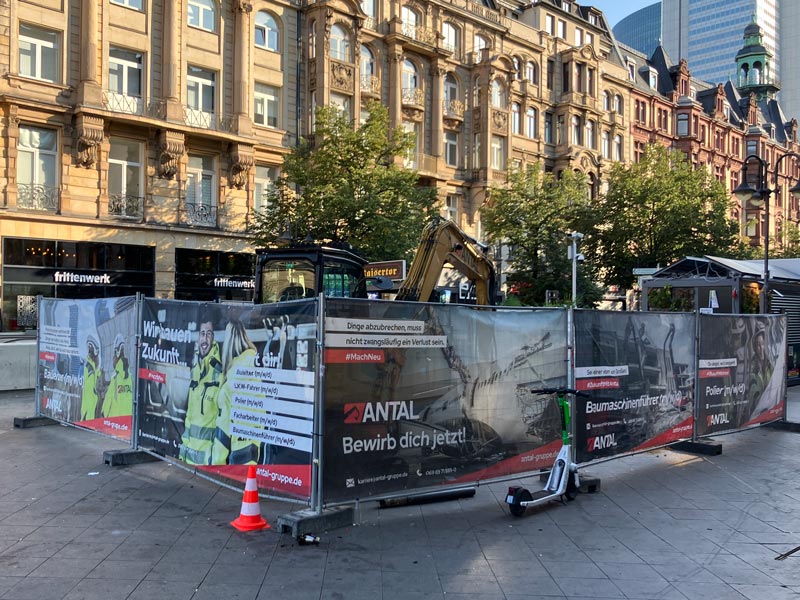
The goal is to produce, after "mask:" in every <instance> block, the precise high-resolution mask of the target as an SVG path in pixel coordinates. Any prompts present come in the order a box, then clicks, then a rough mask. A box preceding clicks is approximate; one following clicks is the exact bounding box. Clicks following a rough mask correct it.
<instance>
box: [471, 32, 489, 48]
mask: <svg viewBox="0 0 800 600" xmlns="http://www.w3.org/2000/svg"><path fill="white" fill-rule="evenodd" d="M472 47H473V49H474V50H475V52H476V53H480V51H481V50H483V49H484V48H488V47H489V40H487V39H486V38H485V37H484V36H482V35H480V34H475V35H474V36H473V38H472Z"/></svg>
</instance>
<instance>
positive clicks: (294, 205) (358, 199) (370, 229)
mask: <svg viewBox="0 0 800 600" xmlns="http://www.w3.org/2000/svg"><path fill="white" fill-rule="evenodd" d="M365 108H366V110H367V111H368V113H369V116H368V117H367V119H366V122H365V123H363V124H362V125H361V126H360V127H355V126H354V125H353V124H351V123H350V122H349V121H347V119H346V118H345V117H343V116H342V115H341V114H340V113H338V112H337V111H336V110H335V109H333V108H331V107H324V108H320V109H319V110H318V111H317V114H316V129H315V134H316V135H315V136H314V139H313V141H309V140H302V141H301V143H300V144H299V145H298V146H297V147H295V148H294V149H293V150H292V151H291V152H290V153H289V154H288V155H287V156H286V157H285V158H284V163H283V175H282V176H281V178H280V179H279V181H277V182H276V185H275V186H274V188H273V189H272V190H271V192H270V194H269V196H268V199H269V202H268V204H267V206H266V208H265V209H264V210H263V211H262V212H260V213H258V212H257V213H255V214H254V223H253V225H252V227H251V231H252V233H253V234H254V237H255V239H256V243H257V244H260V245H270V244H274V243H276V241H277V240H278V238H279V237H280V236H281V235H282V234H283V233H284V232H285V231H286V230H287V227H288V228H289V230H290V232H291V233H292V235H293V236H294V237H296V238H298V239H300V240H302V239H303V238H306V237H307V236H310V238H313V240H314V241H316V242H347V243H349V244H352V245H353V246H354V247H355V248H356V249H357V250H358V251H360V252H361V253H362V254H364V255H365V256H366V257H368V258H369V259H371V260H391V259H401V258H410V256H409V255H410V254H411V253H412V251H413V249H414V248H415V247H416V245H417V243H418V242H419V237H420V235H421V233H422V229H423V227H424V225H425V223H427V221H428V220H429V219H430V218H431V217H432V216H433V215H434V213H435V204H436V199H437V196H436V190H435V189H434V188H427V187H419V186H418V175H417V173H416V172H415V171H411V170H408V169H405V168H403V167H401V166H400V165H399V164H398V163H397V161H396V157H401V156H407V154H408V153H409V152H410V151H412V150H413V148H415V140H414V137H413V134H409V133H407V132H405V131H403V130H401V129H391V128H390V127H389V114H388V111H387V110H386V107H384V106H383V105H381V104H379V103H377V102H370V103H368V104H367V105H366V107H365Z"/></svg>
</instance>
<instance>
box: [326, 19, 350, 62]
mask: <svg viewBox="0 0 800 600" xmlns="http://www.w3.org/2000/svg"><path fill="white" fill-rule="evenodd" d="M331 58H333V59H334V60H341V61H343V62H350V61H351V60H352V58H351V52H350V36H349V35H348V33H347V31H345V29H344V27H342V26H341V25H334V26H333V27H331Z"/></svg>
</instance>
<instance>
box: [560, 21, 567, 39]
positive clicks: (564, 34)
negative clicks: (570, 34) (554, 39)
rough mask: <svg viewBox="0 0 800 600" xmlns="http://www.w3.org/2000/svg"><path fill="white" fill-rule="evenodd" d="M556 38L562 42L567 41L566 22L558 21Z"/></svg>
mask: <svg viewBox="0 0 800 600" xmlns="http://www.w3.org/2000/svg"><path fill="white" fill-rule="evenodd" d="M558 37H560V38H561V39H562V40H566V39H567V22H566V21H563V20H561V19H559V20H558Z"/></svg>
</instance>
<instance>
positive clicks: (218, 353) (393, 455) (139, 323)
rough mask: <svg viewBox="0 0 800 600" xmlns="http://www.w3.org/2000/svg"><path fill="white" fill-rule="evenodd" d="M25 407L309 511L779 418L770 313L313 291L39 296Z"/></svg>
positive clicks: (780, 337)
mask: <svg viewBox="0 0 800 600" xmlns="http://www.w3.org/2000/svg"><path fill="white" fill-rule="evenodd" d="M39 315H40V317H39V318H40V322H39V338H38V346H39V348H38V356H39V361H38V362H39V364H38V384H37V414H38V415H40V416H47V417H51V418H54V419H57V420H60V421H62V422H66V423H72V424H75V425H77V426H80V427H84V428H87V429H91V430H94V431H97V432H99V433H102V434H105V435H111V436H114V437H116V438H120V439H124V440H128V441H130V444H131V447H132V448H135V449H141V450H144V451H147V452H149V453H152V454H154V455H157V456H159V457H163V458H165V459H167V460H171V461H176V462H178V463H180V464H183V465H185V466H187V467H188V468H191V469H194V470H196V471H197V472H198V473H200V474H203V475H204V476H207V477H212V478H219V479H220V480H222V481H226V480H234V481H237V482H240V483H243V482H244V481H245V480H246V478H247V472H248V465H253V464H255V465H257V469H256V472H257V480H258V487H259V489H261V490H263V491H264V492H265V495H268V496H276V497H282V498H291V499H295V500H300V501H304V502H307V503H309V504H310V505H311V506H312V508H316V509H321V508H322V507H323V506H330V505H336V504H343V503H349V502H353V501H354V500H359V499H360V500H364V499H383V498H390V497H394V496H399V495H403V496H410V495H415V494H423V493H429V492H431V491H444V490H449V489H455V488H458V487H464V486H466V485H474V484H479V483H485V482H493V481H501V480H506V479H511V478H515V477H520V476H523V475H530V474H532V473H536V472H539V471H541V470H542V469H545V468H548V467H549V466H550V465H551V464H552V461H553V458H554V457H555V455H556V454H557V453H558V450H559V448H560V446H561V436H560V432H561V416H560V413H559V411H558V407H557V404H556V399H555V398H554V397H552V396H548V395H542V394H540V393H538V392H537V390H540V389H542V388H555V387H565V386H566V387H575V388H576V389H578V390H581V391H582V392H583V394H582V395H581V396H579V397H578V398H577V399H576V400H574V401H573V416H574V418H573V431H572V433H573V439H574V446H575V448H576V459H577V460H578V461H579V462H581V463H586V462H589V461H592V460H598V459H608V458H612V457H616V456H620V455H624V454H630V453H633V452H639V451H643V450H646V449H649V448H654V447H658V446H663V445H667V444H671V443H673V442H676V441H680V440H686V439H690V438H691V439H696V438H698V437H701V436H706V435H711V434H717V433H720V432H727V431H736V430H738V429H741V428H744V427H750V426H753V425H758V424H761V423H764V422H768V421H772V420H776V419H779V418H781V416H782V414H783V411H784V407H785V402H784V399H785V393H786V389H785V381H786V366H787V361H786V355H785V347H786V342H785V340H786V319H785V317H783V316H780V315H764V316H760V315H753V316H742V315H697V314H687V313H628V312H612V311H594V310H567V309H553V308H549V309H534V308H502V307H491V308H489V307H475V306H465V305H449V304H427V303H414V302H385V301H372V300H356V299H340V298H322V297H320V298H317V299H310V300H299V301H293V302H285V303H278V304H268V305H226V304H216V303H201V302H186V301H175V300H159V299H153V298H144V297H137V298H134V297H126V298H113V299H99V300H56V299H43V298H42V299H40V310H39Z"/></svg>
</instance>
